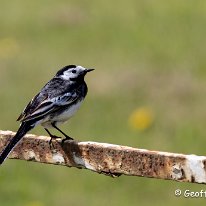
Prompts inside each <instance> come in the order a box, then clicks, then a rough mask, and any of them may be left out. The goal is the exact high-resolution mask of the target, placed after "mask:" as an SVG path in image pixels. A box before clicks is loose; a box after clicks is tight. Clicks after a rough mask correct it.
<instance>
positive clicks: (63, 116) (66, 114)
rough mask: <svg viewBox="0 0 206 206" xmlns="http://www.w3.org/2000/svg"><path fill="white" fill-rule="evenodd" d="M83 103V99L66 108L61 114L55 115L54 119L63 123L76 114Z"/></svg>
mask: <svg viewBox="0 0 206 206" xmlns="http://www.w3.org/2000/svg"><path fill="white" fill-rule="evenodd" d="M81 104H82V101H79V102H78V103H76V104H75V105H72V106H71V107H69V108H68V109H66V110H65V111H64V112H62V113H61V114H60V115H56V116H55V117H53V119H52V120H53V121H56V122H59V123H63V122H65V121H67V120H68V119H70V118H71V117H72V116H73V115H74V114H75V112H76V111H77V110H78V109H79V107H80V106H81Z"/></svg>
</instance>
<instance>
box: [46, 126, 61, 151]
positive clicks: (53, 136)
mask: <svg viewBox="0 0 206 206" xmlns="http://www.w3.org/2000/svg"><path fill="white" fill-rule="evenodd" d="M44 129H45V130H46V132H47V133H48V134H49V136H50V137H51V139H50V140H49V145H50V149H51V146H53V147H54V145H53V143H52V140H53V139H57V138H61V137H58V136H55V135H53V134H51V132H50V131H49V130H48V129H47V128H44Z"/></svg>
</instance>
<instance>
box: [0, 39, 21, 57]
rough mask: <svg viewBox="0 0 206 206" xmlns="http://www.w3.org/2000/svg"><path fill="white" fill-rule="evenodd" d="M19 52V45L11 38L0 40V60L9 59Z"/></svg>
mask: <svg viewBox="0 0 206 206" xmlns="http://www.w3.org/2000/svg"><path fill="white" fill-rule="evenodd" d="M18 51H19V44H18V43H17V41H16V40H15V39H13V38H3V39H0V58H9V57H12V56H14V55H15V54H16V53H17V52H18Z"/></svg>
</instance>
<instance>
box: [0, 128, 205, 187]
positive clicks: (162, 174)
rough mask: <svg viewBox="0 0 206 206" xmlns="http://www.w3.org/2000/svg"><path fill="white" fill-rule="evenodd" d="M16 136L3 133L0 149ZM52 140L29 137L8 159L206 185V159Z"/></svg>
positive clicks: (0, 135) (0, 139)
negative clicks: (51, 142)
mask: <svg viewBox="0 0 206 206" xmlns="http://www.w3.org/2000/svg"><path fill="white" fill-rule="evenodd" d="M14 135H15V133H14V132H11V131H1V130H0V150H1V151H2V150H3V148H4V147H5V146H6V145H7V143H8V141H9V140H10V139H11V138H12V137H13V136H14ZM49 140H50V137H45V136H35V135H30V134H28V135H26V136H25V137H24V138H23V139H22V141H21V142H20V143H19V144H18V145H17V146H16V148H15V149H14V150H13V152H12V153H11V154H10V156H9V158H12V159H21V160H27V161H35V162H41V163H48V164H56V165H63V166H68V167H77V168H84V169H89V170H92V171H94V172H97V173H102V174H106V175H110V176H112V177H116V176H120V175H122V174H124V175H132V176H141V177H153V178H158V179H167V180H176V181H180V182H192V183H202V184H205V183H206V157H205V156H196V155H184V154H175V153H169V152H159V151H149V150H145V149H137V148H132V147H127V146H120V145H113V144H107V143H98V142H78V141H73V140H72V141H65V142H64V144H62V143H61V140H60V139H58V140H57V141H53V147H52V148H51V146H50V145H49ZM4 164H6V162H4Z"/></svg>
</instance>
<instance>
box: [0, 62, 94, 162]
mask: <svg viewBox="0 0 206 206" xmlns="http://www.w3.org/2000/svg"><path fill="white" fill-rule="evenodd" d="M93 70H94V69H85V68H84V67H82V66H76V65H69V66H65V67H63V68H62V69H60V70H59V71H58V72H57V73H56V75H55V76H54V77H53V78H52V79H51V80H50V81H49V82H48V83H47V84H46V85H45V86H44V87H43V88H42V89H41V91H40V92H39V93H38V94H37V95H36V96H35V97H34V98H33V99H32V100H31V101H30V102H29V104H28V105H27V106H26V107H25V109H24V111H23V112H22V113H21V114H20V116H19V118H18V119H17V121H21V125H20V127H19V129H18V131H17V133H16V135H15V136H14V137H13V138H12V140H11V141H10V142H9V143H8V145H7V146H6V147H5V149H4V150H3V152H2V153H1V155H0V164H2V163H3V161H4V160H5V159H6V157H7V156H8V155H9V153H10V152H11V151H12V149H13V148H14V147H15V146H16V144H17V143H18V142H19V141H20V140H21V139H22V137H23V136H24V135H25V134H26V133H27V132H28V131H30V130H31V129H33V128H34V127H35V126H37V125H39V124H41V125H42V126H43V127H44V129H45V130H46V131H47V133H48V134H49V136H50V137H51V139H52V138H57V137H56V136H55V135H52V134H51V133H50V132H49V130H48V128H50V127H53V128H55V129H57V130H58V131H59V132H61V133H62V134H63V135H64V136H65V137H66V138H67V139H72V138H71V137H69V136H68V135H66V134H65V133H64V132H62V131H61V130H60V129H59V128H58V127H57V124H58V123H63V122H66V121H67V120H68V119H70V118H71V117H72V115H74V113H75V112H76V111H77V110H78V109H79V107H80V105H81V103H82V102H83V100H84V98H85V96H86V95H87V85H86V83H85V81H84V77H85V75H86V74H87V72H90V71H93Z"/></svg>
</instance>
